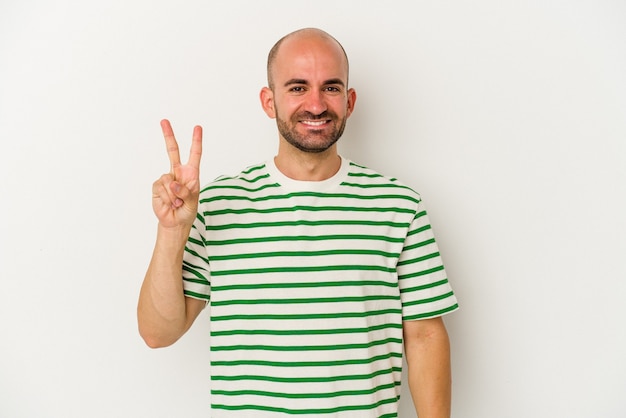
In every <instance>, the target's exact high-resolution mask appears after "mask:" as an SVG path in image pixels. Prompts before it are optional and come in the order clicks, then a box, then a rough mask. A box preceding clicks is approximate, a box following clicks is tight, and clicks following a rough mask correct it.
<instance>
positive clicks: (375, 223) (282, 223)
mask: <svg viewBox="0 0 626 418" xmlns="http://www.w3.org/2000/svg"><path fill="white" fill-rule="evenodd" d="M301 225H306V226H327V225H365V226H389V227H392V228H407V227H408V226H409V224H408V223H406V222H403V223H400V222H389V221H353V220H347V219H346V220H340V221H337V220H324V221H307V220H303V219H301V220H297V221H279V222H253V223H249V224H241V223H239V224H223V225H206V230H207V231H221V230H227V229H247V228H271V227H284V226H301Z"/></svg>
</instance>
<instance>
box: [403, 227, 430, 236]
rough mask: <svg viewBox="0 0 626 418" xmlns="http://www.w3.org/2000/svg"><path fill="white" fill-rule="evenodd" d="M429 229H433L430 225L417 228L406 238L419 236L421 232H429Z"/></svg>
mask: <svg viewBox="0 0 626 418" xmlns="http://www.w3.org/2000/svg"><path fill="white" fill-rule="evenodd" d="M429 229H431V226H430V225H424V226H422V227H419V228H416V229H413V230H411V231H409V233H408V234H407V235H406V236H407V237H410V236H411V235H417V234H419V233H420V232H424V231H428V230H429Z"/></svg>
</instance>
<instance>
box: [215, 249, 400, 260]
mask: <svg viewBox="0 0 626 418" xmlns="http://www.w3.org/2000/svg"><path fill="white" fill-rule="evenodd" d="M323 255H379V256H382V257H385V258H393V259H396V258H398V257H400V253H389V252H386V251H379V250H358V249H345V250H342V249H338V250H323V251H270V252H266V253H246V254H227V255H212V256H211V261H223V260H241V259H244V258H267V257H315V256H323ZM207 261H208V259H207Z"/></svg>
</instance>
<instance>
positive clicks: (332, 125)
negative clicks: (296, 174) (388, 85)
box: [261, 28, 356, 152]
mask: <svg viewBox="0 0 626 418" xmlns="http://www.w3.org/2000/svg"><path fill="white" fill-rule="evenodd" d="M267 76H268V84H269V87H265V88H263V90H261V103H262V105H263V109H264V110H265V112H266V113H267V115H268V116H269V117H271V118H276V122H277V125H278V130H279V133H280V136H281V139H284V140H285V141H286V142H288V143H289V144H291V145H293V146H294V147H296V148H298V149H299V150H301V151H304V152H323V151H326V150H327V149H329V148H330V147H332V146H333V145H334V144H335V143H336V142H337V140H338V139H339V138H340V137H341V135H342V133H343V130H344V128H345V124H346V120H347V119H348V117H349V116H350V114H351V113H352V110H353V109H354V103H355V101H356V93H355V92H354V90H353V89H350V88H348V58H347V56H346V53H345V51H344V49H343V47H342V46H341V45H340V44H339V42H337V40H335V38H333V37H332V36H330V35H329V34H328V33H326V32H324V31H322V30H319V29H313V28H307V29H301V30H298V31H296V32H292V33H290V34H288V35H286V36H285V37H283V38H282V39H280V40H279V41H278V42H277V43H276V44H275V45H274V47H273V48H272V49H271V51H270V53H269V56H268V63H267Z"/></svg>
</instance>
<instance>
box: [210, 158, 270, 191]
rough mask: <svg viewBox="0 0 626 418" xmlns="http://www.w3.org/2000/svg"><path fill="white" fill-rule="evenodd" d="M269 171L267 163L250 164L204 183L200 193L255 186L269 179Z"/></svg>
mask: <svg viewBox="0 0 626 418" xmlns="http://www.w3.org/2000/svg"><path fill="white" fill-rule="evenodd" d="M269 177H270V175H269V173H268V171H267V164H266V163H265V162H261V163H258V164H254V165H250V166H248V167H246V168H244V169H243V170H241V171H240V172H239V173H237V174H235V175H221V176H219V177H217V178H215V179H214V180H213V181H210V182H209V183H206V184H205V185H204V186H203V187H202V189H201V191H200V193H202V194H206V193H211V192H212V191H215V190H223V189H237V188H244V189H247V188H255V187H258V186H259V185H262V184H264V183H267V182H268V181H269Z"/></svg>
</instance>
